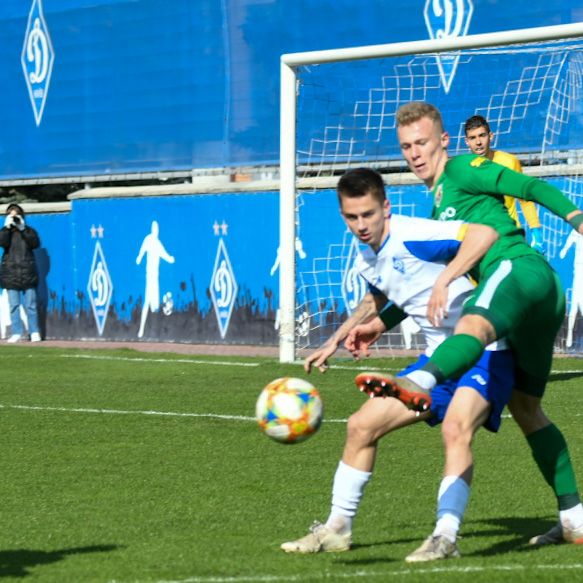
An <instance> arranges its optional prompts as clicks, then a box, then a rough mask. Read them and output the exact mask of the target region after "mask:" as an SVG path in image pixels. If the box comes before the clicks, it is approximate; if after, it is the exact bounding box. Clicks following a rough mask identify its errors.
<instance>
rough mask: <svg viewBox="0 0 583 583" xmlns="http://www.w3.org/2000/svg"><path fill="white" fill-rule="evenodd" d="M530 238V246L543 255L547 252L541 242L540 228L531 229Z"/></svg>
mask: <svg viewBox="0 0 583 583" xmlns="http://www.w3.org/2000/svg"><path fill="white" fill-rule="evenodd" d="M530 237H531V238H530V246H531V247H532V248H533V249H536V250H537V251H538V252H539V253H542V254H543V255H544V254H545V253H546V252H547V248H546V247H545V243H544V241H543V233H542V229H541V228H540V227H535V228H534V229H531V230H530Z"/></svg>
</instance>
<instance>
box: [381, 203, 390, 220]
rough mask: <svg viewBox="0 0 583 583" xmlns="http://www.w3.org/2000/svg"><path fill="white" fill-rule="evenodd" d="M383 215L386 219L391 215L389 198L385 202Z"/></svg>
mask: <svg viewBox="0 0 583 583" xmlns="http://www.w3.org/2000/svg"><path fill="white" fill-rule="evenodd" d="M383 216H384V217H385V219H388V218H389V217H390V216H391V203H390V202H389V200H388V199H385V202H384V203H383Z"/></svg>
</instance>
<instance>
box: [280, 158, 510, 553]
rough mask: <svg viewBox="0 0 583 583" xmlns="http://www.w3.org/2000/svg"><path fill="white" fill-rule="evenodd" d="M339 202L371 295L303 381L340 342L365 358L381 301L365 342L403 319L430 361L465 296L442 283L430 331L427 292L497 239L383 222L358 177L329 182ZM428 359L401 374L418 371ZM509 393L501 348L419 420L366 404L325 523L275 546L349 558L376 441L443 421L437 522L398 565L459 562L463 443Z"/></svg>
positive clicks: (353, 420) (411, 221) (390, 404)
mask: <svg viewBox="0 0 583 583" xmlns="http://www.w3.org/2000/svg"><path fill="white" fill-rule="evenodd" d="M338 194H339V202H340V206H341V212H342V215H343V217H344V220H345V221H346V223H347V225H348V227H349V228H350V230H351V231H352V233H353V234H354V235H355V236H356V237H358V239H359V240H360V241H361V242H362V243H365V244H366V245H368V248H367V249H366V250H365V251H363V252H362V254H360V255H359V257H358V259H357V263H356V268H357V269H358V271H359V272H360V274H361V275H362V276H363V277H364V279H365V280H366V281H367V282H368V285H369V290H370V291H369V293H367V294H366V295H365V297H364V299H363V301H362V302H361V303H360V305H359V306H358V307H357V309H356V310H355V311H354V312H353V314H352V315H351V316H350V317H349V318H348V319H347V320H346V322H344V324H343V325H342V326H341V327H340V328H339V329H338V330H337V331H336V332H335V333H334V334H333V336H332V337H331V338H330V339H329V340H328V341H327V342H326V343H325V345H324V346H322V348H321V349H319V350H317V351H316V352H314V353H313V354H312V355H310V356H309V357H308V358H307V359H306V361H305V367H306V370H307V371H308V372H309V371H310V369H311V368H312V366H313V365H314V366H317V367H319V368H322V369H323V368H325V366H324V363H325V360H326V359H327V358H328V357H329V356H331V355H332V354H333V353H334V352H335V351H336V349H337V348H338V346H339V344H340V342H341V341H342V340H344V339H345V338H346V346H347V348H349V350H351V351H352V352H353V354H354V355H355V356H359V355H360V353H361V352H364V353H366V351H367V346H365V344H366V342H361V341H360V340H361V339H362V336H363V334H366V333H367V332H366V330H365V329H364V328H362V327H360V326H358V324H360V323H362V322H367V321H369V320H370V319H371V318H374V316H375V315H377V314H378V309H379V308H381V307H383V306H384V305H385V304H386V303H387V298H390V299H391V300H392V301H393V302H394V303H393V304H391V305H390V307H389V308H388V310H386V311H385V312H384V319H385V323H383V322H382V321H380V320H379V319H378V318H374V319H373V320H372V321H371V322H370V324H369V325H370V326H373V332H372V334H373V335H374V334H375V333H376V331H377V330H380V331H384V330H385V326H386V325H387V326H389V327H391V326H392V325H396V324H398V323H399V322H400V321H401V320H403V319H404V318H405V317H406V316H407V315H410V316H411V317H412V318H414V319H415V321H416V322H417V324H418V325H419V327H420V328H421V329H422V330H423V332H424V334H425V338H426V341H427V351H426V354H427V355H429V354H431V352H432V351H433V350H434V349H435V348H436V346H437V345H438V344H439V343H440V342H442V341H443V340H444V339H445V338H446V337H447V336H449V335H451V333H452V332H453V329H454V326H455V324H456V322H457V319H458V318H459V316H460V314H461V310H462V306H463V303H464V301H465V300H466V299H467V298H468V297H469V296H470V295H471V293H472V291H473V285H472V284H471V283H470V281H469V280H468V279H467V278H466V277H460V278H457V279H456V280H455V281H453V282H451V285H450V288H451V293H450V295H449V303H448V309H449V316H448V317H447V318H444V320H443V322H442V323H441V324H440V325H439V326H438V327H433V326H432V325H431V324H430V322H429V321H428V319H427V317H426V310H427V301H428V299H429V296H430V294H431V289H432V286H433V283H434V282H435V280H436V278H438V277H440V274H441V273H443V272H444V270H445V261H446V260H448V259H450V258H452V257H453V256H454V255H455V259H454V261H455V262H456V263H458V264H460V269H466V270H467V269H469V268H470V267H471V266H472V265H474V264H475V263H476V262H477V261H478V260H479V259H480V258H481V257H482V256H483V255H484V253H485V252H486V251H487V250H488V249H489V248H490V246H491V245H492V243H493V242H494V241H495V240H496V239H497V235H496V232H495V231H494V230H493V229H491V228H490V227H487V226H484V225H467V224H465V223H462V222H461V221H452V222H448V223H440V222H438V221H432V220H428V219H418V218H411V217H403V216H398V215H391V214H390V206H389V203H388V201H387V200H386V196H385V190H384V184H383V180H382V177H381V176H380V175H379V174H378V173H376V172H374V171H373V170H369V169H366V168H360V169H355V170H351V171H349V172H347V173H346V174H344V175H343V176H342V178H341V179H340V181H339V183H338ZM462 238H463V243H461V244H460V240H461V239H462ZM397 306H399V307H397ZM389 319H390V320H392V322H389ZM365 326H366V325H365ZM356 330H359V332H358V334H355V331H356ZM357 339H358V340H357ZM427 355H423V356H421V357H420V359H419V361H418V362H417V363H415V364H414V365H412V366H411V367H409V369H407V370H413V369H415V368H417V367H419V366H420V365H421V364H423V363H424V362H426V361H427ZM406 372H407V371H406ZM513 385H514V360H513V358H512V353H511V351H510V350H508V349H507V347H506V346H505V345H504V344H503V343H497V344H495V345H492V346H490V347H488V349H487V350H486V352H485V353H484V356H483V357H482V358H481V359H480V360H479V362H478V363H476V365H475V366H474V367H473V369H472V371H471V372H470V373H468V374H466V375H464V376H463V377H462V378H460V379H458V380H456V381H448V382H446V383H444V384H443V385H442V386H440V387H436V388H435V390H434V392H433V401H432V405H431V409H430V410H428V411H425V412H423V413H422V414H420V415H416V414H415V412H414V411H411V410H410V409H408V408H407V407H406V406H405V405H403V404H402V403H400V402H399V401H398V400H396V399H369V400H368V401H367V402H366V403H365V404H364V405H363V406H362V407H361V408H360V409H359V411H357V412H356V413H355V414H354V415H352V416H351V417H350V419H349V421H348V427H347V435H346V443H345V447H344V452H343V455H342V460H341V462H340V464H339V465H338V469H337V471H336V474H335V476H334V484H333V493H332V508H331V512H330V515H329V518H328V520H327V521H326V523H325V524H319V523H316V524H315V525H314V526H313V527H312V529H311V532H310V533H309V534H308V535H307V536H305V537H302V538H300V539H298V540H295V541H290V542H286V543H284V544H283V545H282V549H283V550H284V551H286V552H293V553H314V552H319V551H328V552H330V551H337V552H338V551H346V550H348V549H349V548H350V545H351V532H352V522H353V519H354V516H355V515H356V512H357V510H358V507H359V504H360V502H361V499H362V496H363V493H364V488H365V486H366V484H367V483H368V481H369V480H370V478H371V475H372V471H373V466H374V462H375V458H376V451H377V444H378V441H379V439H380V438H381V437H383V436H384V435H386V434H387V433H390V432H391V431H394V430H396V429H400V428H402V427H406V426H409V425H411V424H413V423H416V422H419V421H426V422H427V423H428V424H429V425H436V424H437V423H440V422H441V421H443V433H444V436H447V437H446V438H445V439H444V442H445V453H446V467H445V477H444V479H443V480H442V483H441V487H440V495H439V502H438V514H439V517H440V518H439V521H438V524H437V526H436V530H435V532H434V534H433V535H432V536H431V537H429V538H428V539H427V540H426V541H425V543H424V544H423V545H422V547H421V548H420V549H418V550H417V551H415V552H413V553H412V554H411V555H409V556H408V557H407V561H409V562H418V561H430V560H434V559H443V558H446V557H457V556H459V551H458V549H457V545H456V537H457V532H458V530H459V527H460V523H461V519H462V516H463V514H464V510H465V506H466V504H467V500H468V496H469V490H470V486H469V484H470V482H471V478H472V467H473V463H472V452H471V443H472V438H473V436H474V434H475V432H476V431H477V430H478V429H479V428H480V426H482V425H484V426H485V427H486V428H487V429H489V430H491V431H497V430H498V427H499V425H500V415H501V412H502V410H503V409H504V406H505V404H506V402H507V401H508V398H509V397H510V394H511V392H512V387H513ZM468 410H469V411H468Z"/></svg>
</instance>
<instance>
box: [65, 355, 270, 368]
mask: <svg viewBox="0 0 583 583" xmlns="http://www.w3.org/2000/svg"><path fill="white" fill-rule="evenodd" d="M60 356H61V358H86V359H88V360H121V361H125V362H163V363H166V364H168V363H170V364H173V363H175V362H180V363H182V364H210V365H213V364H214V365H217V366H249V367H255V366H259V363H258V362H231V361H227V360H194V359H190V358H137V357H136V358H129V357H124V356H93V355H92V354H61V355H60Z"/></svg>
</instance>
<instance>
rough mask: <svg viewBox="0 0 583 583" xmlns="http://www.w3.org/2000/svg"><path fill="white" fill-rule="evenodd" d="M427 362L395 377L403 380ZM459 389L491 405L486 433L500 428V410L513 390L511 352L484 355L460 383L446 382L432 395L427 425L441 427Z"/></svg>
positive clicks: (423, 361) (417, 363) (499, 351)
mask: <svg viewBox="0 0 583 583" xmlns="http://www.w3.org/2000/svg"><path fill="white" fill-rule="evenodd" d="M428 360H429V359H428V358H427V356H425V355H421V356H420V357H419V358H418V359H417V361H416V362H414V363H413V364H411V365H409V366H408V367H407V368H406V369H404V370H402V371H401V372H400V373H398V374H397V376H404V375H406V374H408V373H410V372H411V371H414V370H416V369H418V368H421V367H422V366H423V365H424V364H425V363H426V362H427V361H428ZM458 387H471V388H472V389H475V390H476V391H478V393H480V395H482V397H484V399H486V401H488V402H489V403H490V405H491V406H492V409H491V411H490V415H489V417H488V419H486V422H485V423H484V427H485V428H486V429H488V430H489V431H494V432H496V431H498V429H499V428H500V422H501V419H500V417H501V415H502V410H503V409H504V407H505V406H506V404H507V403H508V400H509V399H510V395H511V394H512V389H513V387H514V358H513V356H512V351H511V350H497V351H489V350H486V351H484V354H482V357H481V358H480V360H479V361H478V362H477V363H476V364H475V365H474V367H473V368H471V369H470V370H469V371H468V372H466V373H464V374H463V375H462V376H461V377H460V378H459V379H452V380H447V381H445V382H444V383H443V384H440V385H437V386H436V387H435V388H434V389H433V390H432V391H431V409H430V410H431V417H430V418H429V419H427V420H426V423H427V424H428V425H431V426H434V425H437V424H439V423H441V422H442V421H443V419H444V417H445V413H446V411H447V408H448V407H449V403H450V402H451V399H452V397H453V394H454V393H455V390H456V389H457V388H458Z"/></svg>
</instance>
